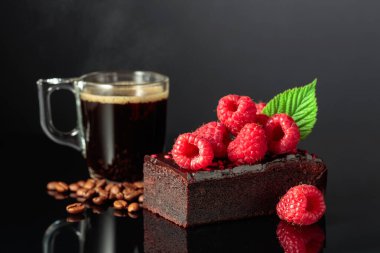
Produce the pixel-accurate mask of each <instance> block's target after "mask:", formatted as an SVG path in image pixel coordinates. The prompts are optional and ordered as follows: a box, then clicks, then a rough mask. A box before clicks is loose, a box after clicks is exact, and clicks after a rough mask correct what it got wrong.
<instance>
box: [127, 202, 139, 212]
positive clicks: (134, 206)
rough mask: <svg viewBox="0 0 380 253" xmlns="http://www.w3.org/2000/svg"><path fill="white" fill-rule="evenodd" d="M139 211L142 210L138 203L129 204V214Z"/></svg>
mask: <svg viewBox="0 0 380 253" xmlns="http://www.w3.org/2000/svg"><path fill="white" fill-rule="evenodd" d="M138 210H140V206H139V204H137V203H136V202H133V203H131V204H129V206H128V212H130V213H133V212H137V211H138Z"/></svg>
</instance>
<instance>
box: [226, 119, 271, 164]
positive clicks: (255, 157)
mask: <svg viewBox="0 0 380 253" xmlns="http://www.w3.org/2000/svg"><path fill="white" fill-rule="evenodd" d="M227 152H228V159H229V160H230V161H232V162H234V163H235V164H237V165H239V164H253V163H256V162H258V161H260V160H261V159H263V157H264V156H265V153H266V152H267V139H266V136H265V131H264V129H263V128H262V127H261V126H260V125H258V124H256V123H249V124H246V125H245V126H244V127H243V128H242V129H241V130H240V132H239V134H238V135H237V136H236V138H235V140H233V141H231V142H230V144H229V145H228V148H227Z"/></svg>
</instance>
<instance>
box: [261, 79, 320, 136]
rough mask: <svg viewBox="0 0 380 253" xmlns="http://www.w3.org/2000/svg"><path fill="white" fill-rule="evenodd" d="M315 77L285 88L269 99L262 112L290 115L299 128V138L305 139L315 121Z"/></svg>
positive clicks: (316, 107) (270, 114) (316, 109)
mask: <svg viewBox="0 0 380 253" xmlns="http://www.w3.org/2000/svg"><path fill="white" fill-rule="evenodd" d="M316 84H317V79H314V81H312V82H311V83H309V84H307V85H305V86H302V87H296V88H293V89H289V90H286V91H284V92H282V93H280V94H278V95H277V96H275V97H274V98H273V99H272V100H270V101H269V102H268V103H267V105H266V106H265V108H264V109H263V114H266V115H268V116H272V115H273V114H276V113H286V114H288V115H289V116H291V117H292V118H293V119H294V121H295V122H296V123H297V126H298V127H299V129H300V133H301V139H302V140H303V139H305V138H306V137H307V136H308V135H309V134H310V133H311V131H312V130H313V127H314V125H315V122H316V121H317V111H318V106H317V98H316V96H315V86H316Z"/></svg>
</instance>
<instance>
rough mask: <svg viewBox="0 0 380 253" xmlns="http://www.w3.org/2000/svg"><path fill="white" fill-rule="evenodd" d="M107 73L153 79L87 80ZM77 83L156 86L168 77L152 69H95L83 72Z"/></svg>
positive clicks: (106, 85)
mask: <svg viewBox="0 0 380 253" xmlns="http://www.w3.org/2000/svg"><path fill="white" fill-rule="evenodd" d="M109 74H116V75H117V76H124V77H126V76H130V77H134V76H140V77H143V76H148V77H153V80H149V81H144V80H141V81H139V82H137V81H136V80H133V79H132V78H130V79H129V80H127V79H125V80H120V81H119V80H118V81H93V80H89V79H90V78H92V77H96V76H102V75H103V76H104V75H109ZM77 82H78V83H81V84H84V85H86V86H87V85H91V86H104V87H136V86H144V87H146V86H158V85H163V84H166V83H168V82H169V77H168V76H166V75H163V74H160V73H158V72H154V71H145V70H123V71H95V72H90V73H88V74H84V75H82V76H80V77H79V78H78V79H77Z"/></svg>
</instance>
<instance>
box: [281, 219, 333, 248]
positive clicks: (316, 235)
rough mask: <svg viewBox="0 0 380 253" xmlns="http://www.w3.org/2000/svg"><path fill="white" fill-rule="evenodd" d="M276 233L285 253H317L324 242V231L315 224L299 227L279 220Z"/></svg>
mask: <svg viewBox="0 0 380 253" xmlns="http://www.w3.org/2000/svg"><path fill="white" fill-rule="evenodd" d="M276 234H277V237H278V240H279V241H280V244H281V246H282V248H283V249H284V252H285V253H293V252H299V253H303V252H305V253H306V252H310V253H318V252H321V250H322V248H323V245H324V242H325V233H324V232H323V230H322V229H321V228H320V227H319V226H318V225H317V224H314V225H311V226H302V227H300V226H294V225H291V224H289V223H287V222H284V221H280V223H279V224H278V226H277V230H276Z"/></svg>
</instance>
